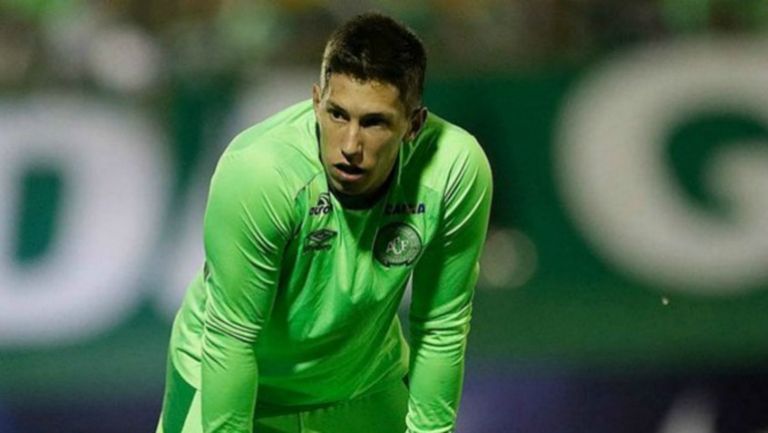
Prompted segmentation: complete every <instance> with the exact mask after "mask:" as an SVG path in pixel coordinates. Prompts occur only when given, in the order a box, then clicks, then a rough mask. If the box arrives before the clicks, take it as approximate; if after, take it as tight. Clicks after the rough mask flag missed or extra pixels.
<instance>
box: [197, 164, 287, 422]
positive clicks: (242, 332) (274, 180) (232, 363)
mask: <svg viewBox="0 0 768 433" xmlns="http://www.w3.org/2000/svg"><path fill="white" fill-rule="evenodd" d="M283 180H284V179H282V176H281V172H280V171H279V168H278V166H277V165H276V164H274V163H271V162H270V161H269V160H268V159H267V158H265V157H263V156H262V157H258V158H254V157H250V156H249V155H248V154H246V155H243V154H242V152H233V153H232V154H225V155H224V156H223V157H222V159H221V161H220V162H219V165H218V167H217V169H216V172H215V173H214V176H213V179H212V181H211V188H210V194H209V198H208V205H207V208H206V212H205V222H204V245H205V282H206V289H207V292H208V298H207V303H206V306H205V314H204V331H203V356H202V384H201V390H200V392H201V399H202V418H203V431H204V432H205V433H246V432H247V433H250V432H251V429H252V423H253V420H252V419H253V410H254V403H255V401H256V390H257V385H258V363H257V356H256V353H255V350H254V344H255V342H256V341H257V339H258V338H259V333H260V332H261V330H262V328H263V327H264V325H265V324H266V322H267V321H268V319H269V315H270V312H271V309H272V304H273V302H274V299H275V292H276V289H277V284H278V278H279V274H280V266H281V256H282V253H283V250H284V248H285V246H286V244H287V242H288V241H289V239H290V237H291V234H292V224H293V223H292V218H293V217H292V214H293V206H294V204H293V198H292V197H291V196H290V194H289V192H288V191H286V189H285V186H284V185H285V184H286V182H284V181H283Z"/></svg>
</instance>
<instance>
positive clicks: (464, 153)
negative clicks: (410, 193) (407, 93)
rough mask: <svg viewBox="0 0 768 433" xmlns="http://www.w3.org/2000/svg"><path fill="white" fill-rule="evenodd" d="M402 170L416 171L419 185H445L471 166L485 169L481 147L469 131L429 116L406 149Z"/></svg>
mask: <svg viewBox="0 0 768 433" xmlns="http://www.w3.org/2000/svg"><path fill="white" fill-rule="evenodd" d="M406 158H407V161H408V163H407V165H408V166H409V167H406V171H409V172H412V173H413V172H414V171H415V172H418V173H419V174H418V176H419V178H420V179H421V180H422V182H428V183H435V184H439V185H445V181H446V180H447V179H448V178H449V177H454V176H456V175H457V174H460V172H462V171H465V170H466V169H467V168H470V167H471V166H475V167H477V166H487V165H488V161H487V157H486V155H485V152H484V151H483V148H482V146H481V145H480V143H479V142H478V140H477V139H476V138H475V136H474V135H472V134H471V133H470V132H468V131H467V130H465V129H464V128H462V127H460V126H458V125H456V124H454V123H451V122H449V121H447V120H445V119H443V118H442V117H440V116H438V115H436V114H434V113H430V114H429V116H428V118H427V122H426V124H425V125H424V129H423V130H422V131H421V133H420V134H419V136H418V138H417V139H416V140H414V141H413V142H412V143H410V144H409V146H408V148H407V155H406Z"/></svg>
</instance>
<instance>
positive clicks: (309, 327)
mask: <svg viewBox="0 0 768 433" xmlns="http://www.w3.org/2000/svg"><path fill="white" fill-rule="evenodd" d="M425 66H426V56H425V53H424V48H423V46H422V44H421V42H420V41H419V40H418V38H417V37H416V36H415V35H414V34H413V33H412V32H411V31H409V30H407V29H406V28H404V27H403V26H402V25H400V24H399V23H397V22H395V21H393V20H392V19H390V18H388V17H385V16H382V15H378V14H366V15H362V16H359V17H357V18H355V19H353V20H351V21H350V22H348V23H346V24H344V25H343V26H342V27H341V28H339V29H338V30H337V31H336V32H334V34H333V35H332V36H331V38H330V40H329V42H328V44H327V45H326V49H325V53H324V55H323V62H322V73H321V78H320V84H319V85H315V86H314V87H313V89H312V101H311V102H310V101H306V102H302V103H299V104H297V105H294V106H292V107H290V108H288V109H286V110H284V111H282V112H280V113H278V114H276V115H274V116H273V117H271V118H269V119H267V120H266V121H264V122H262V123H260V124H257V125H255V126H253V127H251V128H250V129H248V130H246V131H245V132H243V133H242V134H240V135H239V136H238V137H237V138H235V140H234V141H233V142H232V143H231V144H230V146H229V147H228V148H227V150H226V151H225V152H224V155H223V156H222V157H221V160H220V161H219V164H218V167H217V169H216V172H215V174H214V176H213V179H212V181H211V190H210V197H209V201H208V206H207V209H206V214H205V229H204V232H205V233H204V241H205V265H204V267H203V270H202V272H201V273H200V274H199V275H198V276H197V278H195V280H194V281H193V283H192V284H191V286H190V287H189V291H188V294H187V296H186V298H185V300H184V303H183V305H182V307H181V310H180V311H179V313H178V316H177V318H176V320H175V323H174V327H173V334H172V337H171V344H170V353H169V363H168V376H167V384H166V393H165V401H164V405H163V413H162V416H161V421H160V425H159V426H158V430H157V431H158V432H162V433H180V432H181V433H192V432H205V433H214V432H216V433H219V432H220V433H224V432H226V433H247V432H248V433H249V432H251V431H253V432H257V433H258V432H282V433H288V432H297V433H299V432H306V433H308V432H327V433H353V432H354V433H379V432H381V433H396V432H405V431H410V432H418V433H422V432H424V433H426V432H450V431H452V430H453V429H454V424H455V418H456V411H457V408H458V404H459V397H460V394H461V383H462V376H463V366H464V349H465V345H466V336H467V332H468V330H469V320H470V312H471V300H472V293H473V289H474V284H475V282H476V279H477V272H478V266H477V262H478V257H479V255H480V251H481V248H482V246H483V243H484V239H485V234H486V229H487V224H488V214H489V209H490V201H491V173H490V168H489V166H488V162H487V160H486V157H485V155H484V153H483V151H482V150H481V148H480V146H479V145H478V143H477V141H476V140H475V139H474V138H473V137H472V136H471V135H469V134H468V133H467V132H466V131H464V130H462V129H460V128H458V127H456V126H454V125H452V124H450V123H448V122H446V121H445V120H442V119H440V118H439V117H437V116H434V115H432V114H427V110H426V109H425V108H424V107H423V106H422V105H421V93H422V88H423V81H424V70H425ZM409 278H412V301H411V305H410V315H409V317H410V328H411V335H410V337H411V338H410V349H409V346H408V344H407V343H406V341H405V339H404V337H403V334H402V332H401V327H400V322H399V320H398V318H397V315H396V313H397V309H398V305H399V304H400V301H401V298H402V296H403V292H404V290H405V287H406V284H407V282H408V280H409ZM409 366H410V367H409ZM406 382H407V383H408V386H406V384H405V383H406Z"/></svg>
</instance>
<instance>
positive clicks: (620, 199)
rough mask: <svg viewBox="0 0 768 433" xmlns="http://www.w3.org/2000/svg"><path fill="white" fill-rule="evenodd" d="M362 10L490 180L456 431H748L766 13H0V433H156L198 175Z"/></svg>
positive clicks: (764, 231) (316, 7)
mask: <svg viewBox="0 0 768 433" xmlns="http://www.w3.org/2000/svg"><path fill="white" fill-rule="evenodd" d="M370 9H375V10H379V11H383V12H386V13H390V14H392V15H394V16H396V17H397V18H399V19H401V20H402V21H404V22H406V23H407V24H409V25H410V26H412V27H413V28H414V29H415V30H417V32H418V33H420V35H421V36H422V37H423V39H424V41H425V44H426V45H427V48H428V51H429V56H430V64H429V70H428V80H427V81H428V83H427V88H426V95H425V99H426V103H427V105H428V107H429V108H430V109H431V110H432V111H434V112H436V113H439V114H440V115H441V116H442V117H444V118H447V119H448V120H451V121H453V122H455V123H458V124H459V125H462V126H464V127H465V128H466V129H468V130H469V131H471V132H472V133H474V134H475V135H476V136H477V137H478V138H479V140H480V142H481V143H482V145H483V146H484V148H485V150H486V153H487V154H488V156H489V159H490V161H491V165H492V167H493V170H494V173H495V179H494V180H495V193H494V194H495V196H494V203H493V215H492V228H491V231H490V233H489V236H488V241H487V245H486V251H485V255H484V258H483V263H482V265H483V266H482V275H481V279H480V282H479V286H478V290H477V295H476V303H475V317H474V319H473V330H472V334H471V336H470V337H471V338H470V344H469V349H468V368H467V376H466V382H465V390H464V399H463V404H462V408H461V414H460V417H459V429H458V432H459V433H486V432H488V433H495V432H498V433H517V432H525V433H539V432H541V433H579V432H591V433H615V432H624V433H634V432H637V433H759V432H767V431H768V313H767V312H768V290H766V289H768V33H767V32H768V2H766V1H764V0H655V1H653V0H637V1H632V2H629V1H620V0H506V1H502V0H474V1H469V0H442V1H424V2H397V1H394V0H382V1H370V0H355V1H348V0H338V1H328V0H325V1H324V0H281V1H272V2H266V1H256V0H253V1H245V0H166V1H158V2H149V1H141V0H113V1H109V2H97V1H86V0H59V1H55V2H53V1H44V0H3V1H2V2H1V3H0V432H2V433H20V432H24V433H27V432H34V433H44V432H80V433H90V432H93V433H122V432H142V431H144V432H152V431H154V426H155V423H156V420H157V416H158V413H159V408H160V404H161V399H162V389H163V381H164V368H165V356H166V345H167V342H168V337H169V331H170V323H171V320H172V318H173V314H174V312H175V310H176V309H177V308H178V306H179V302H180V299H181V297H182V295H183V293H184V289H185V286H186V284H187V282H188V280H189V279H190V278H191V276H192V275H193V273H194V271H195V270H196V269H197V267H198V266H199V265H200V263H201V257H202V246H201V221H202V212H203V208H204V204H205V198H206V189H207V183H208V180H209V177H210V174H211V171H212V168H213V166H214V164H215V162H216V159H217V156H218V155H219V154H220V153H221V151H222V149H223V148H224V146H226V144H227V142H228V141H229V140H230V139H231V138H232V137H233V136H234V134H236V133H237V132H238V131H240V130H242V129H243V128H245V127H246V126H248V125H250V124H253V123H254V122H256V121H259V120H261V119H263V118H264V117H266V116H267V115H268V114H270V113H272V112H275V111H277V110H279V109H280V108H282V107H284V106H287V105H288V104H290V103H293V102H296V101H299V100H301V99H304V98H308V97H309V96H310V86H311V84H312V83H313V82H314V81H315V79H316V77H317V75H318V70H319V61H320V53H321V50H322V46H323V44H324V41H325V39H326V38H327V36H328V35H329V33H330V31H331V30H332V29H333V28H335V26H337V25H338V24H339V23H340V22H342V21H344V20H345V19H347V18H349V17H351V16H352V15H354V14H356V13H359V12H363V11H367V10H370Z"/></svg>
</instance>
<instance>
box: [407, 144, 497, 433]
mask: <svg viewBox="0 0 768 433" xmlns="http://www.w3.org/2000/svg"><path fill="white" fill-rule="evenodd" d="M491 183H492V182H491V170H490V167H489V165H488V161H487V159H486V158H485V155H484V154H483V152H482V150H481V149H480V147H479V145H477V143H476V142H474V140H473V142H472V143H471V146H470V150H469V152H468V154H467V155H466V157H465V158H459V159H458V160H457V161H456V163H455V164H454V166H453V167H452V169H451V174H450V175H449V186H448V189H447V191H446V193H445V197H444V200H445V211H444V215H443V218H442V223H441V227H440V229H439V233H438V235H437V237H436V238H435V240H434V241H433V242H432V244H431V245H430V246H429V247H428V248H427V250H425V251H424V255H423V256H422V258H421V260H420V261H419V263H418V264H417V267H416V269H414V273H413V295H412V300H411V309H410V326H411V345H412V350H411V368H410V373H409V379H410V399H409V402H408V417H407V419H406V422H407V425H408V429H409V431H411V432H414V433H427V432H429V433H438V432H439V433H445V432H451V431H453V429H454V425H455V421H456V412H457V410H458V406H459V400H460V397H461V386H462V380H463V373H464V351H465V347H466V337H467V333H468V332H469V320H470V316H471V311H472V296H473V293H474V286H475V283H476V281H477V276H478V271H479V265H478V259H479V256H480V252H481V250H482V247H483V244H484V241H485V235H486V231H487V228H488V217H489V213H490V204H491V192H492V191H491V189H492V185H491Z"/></svg>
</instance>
